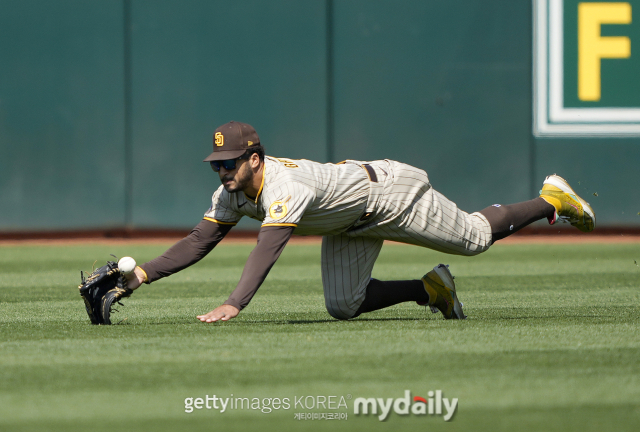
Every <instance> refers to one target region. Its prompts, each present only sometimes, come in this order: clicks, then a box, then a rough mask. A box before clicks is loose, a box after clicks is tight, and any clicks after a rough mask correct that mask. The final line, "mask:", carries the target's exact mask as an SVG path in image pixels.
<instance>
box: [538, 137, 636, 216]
mask: <svg viewBox="0 0 640 432" xmlns="http://www.w3.org/2000/svg"><path fill="white" fill-rule="evenodd" d="M536 156H537V157H536V173H537V174H536V179H537V180H538V181H539V182H538V183H539V184H538V185H536V186H537V187H538V188H540V187H542V182H543V181H544V178H545V177H546V176H548V175H549V174H554V173H557V174H558V175H560V176H562V177H563V178H564V179H566V180H567V181H569V183H570V184H571V186H572V187H573V188H574V189H575V191H576V192H577V193H578V195H580V196H581V197H582V198H584V199H585V200H587V201H588V202H589V203H590V204H591V206H592V207H593V210H594V211H595V212H596V227H597V226H598V225H627V226H632V225H635V226H638V225H640V215H638V213H640V188H639V186H640V171H639V170H638V166H639V165H640V140H638V139H621V138H600V139H543V140H538V141H537V145H536ZM594 193H595V194H597V196H595V195H594Z"/></svg>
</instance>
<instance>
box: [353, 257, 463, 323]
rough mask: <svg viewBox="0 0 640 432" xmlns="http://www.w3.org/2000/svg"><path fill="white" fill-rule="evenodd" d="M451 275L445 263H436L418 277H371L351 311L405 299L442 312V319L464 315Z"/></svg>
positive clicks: (388, 304) (392, 303) (459, 317)
mask: <svg viewBox="0 0 640 432" xmlns="http://www.w3.org/2000/svg"><path fill="white" fill-rule="evenodd" d="M453 279H454V277H453V276H452V275H451V273H450V272H449V269H448V266H445V265H444V264H439V265H437V266H436V267H434V269H433V270H431V271H430V272H428V273H427V274H426V275H424V276H423V277H422V279H420V280H404V281H380V280H377V279H371V281H370V282H369V284H368V285H367V291H366V295H365V298H364V301H363V302H362V304H361V305H360V308H359V309H358V311H357V312H356V314H355V315H354V318H355V317H357V316H358V315H360V314H362V313H366V312H372V311H375V310H378V309H383V308H386V307H389V306H393V305H395V304H398V303H402V302H406V301H415V302H417V303H418V304H420V305H424V306H427V305H428V306H430V307H431V310H432V311H433V312H438V311H440V312H442V315H443V316H444V317H445V318H446V319H464V318H466V316H465V315H464V312H463V311H462V303H460V302H459V301H458V297H457V294H456V288H455V282H454V281H453Z"/></svg>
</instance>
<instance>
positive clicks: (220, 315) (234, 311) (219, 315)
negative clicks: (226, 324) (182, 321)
mask: <svg viewBox="0 0 640 432" xmlns="http://www.w3.org/2000/svg"><path fill="white" fill-rule="evenodd" d="M239 313H240V310H239V309H238V308H237V307H235V306H231V305H222V306H218V307H217V308H215V309H214V310H212V311H211V312H209V313H208V314H205V315H198V316H197V318H198V319H199V320H200V321H202V322H208V323H210V322H216V321H229V320H230V319H231V318H235V317H237V316H238V314H239Z"/></svg>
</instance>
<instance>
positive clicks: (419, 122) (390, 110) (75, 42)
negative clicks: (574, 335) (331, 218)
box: [0, 0, 640, 231]
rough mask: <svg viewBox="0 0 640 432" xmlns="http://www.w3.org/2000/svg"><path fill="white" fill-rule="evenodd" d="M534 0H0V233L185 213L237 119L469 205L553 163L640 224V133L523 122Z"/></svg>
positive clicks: (607, 208) (618, 214)
mask: <svg viewBox="0 0 640 432" xmlns="http://www.w3.org/2000/svg"><path fill="white" fill-rule="evenodd" d="M570 3H571V5H573V6H571V5H570V6H571V7H574V6H575V5H574V4H575V3H576V1H575V0H571V1H570ZM531 6H532V5H531V3H530V2H526V1H525V2H507V1H499V0H495V1H479V0H451V1H447V2H427V1H419V0H399V1H389V0H333V1H329V0H315V1H295V0H241V1H236V2H228V1H222V0H211V1H206V0H191V1H187V2H178V1H177V0H157V1H152V0H129V1H123V0H95V1H91V2H87V1H80V0H75V1H74V0H58V1H44V0H41V1H35V0H25V1H19V2H18V1H7V0H0V10H1V11H2V13H0V196H2V201H1V203H0V230H3V231H7V230H29V229H34V230H36V229H38V230H39V229H67V228H71V229H75V228H88V227H110V226H124V225H125V224H127V223H130V224H131V225H133V226H134V227H140V228H144V227H189V226H193V225H194V224H196V223H197V222H198V221H199V220H200V218H201V217H202V214H203V212H204V211H205V210H206V208H207V207H208V205H209V200H210V197H211V194H212V193H213V191H214V190H215V189H216V188H217V187H218V186H219V184H220V183H219V180H218V178H217V175H216V174H214V173H213V172H212V171H211V170H210V169H209V167H208V166H207V165H206V164H204V163H203V162H201V161H202V159H203V158H204V156H206V155H207V154H208V153H209V152H210V151H211V147H212V143H211V139H212V137H211V135H212V133H213V130H214V128H215V127H216V126H218V125H219V124H222V123H225V122H227V121H229V120H232V119H235V120H238V121H244V122H248V123H251V124H253V125H254V126H255V127H256V129H257V130H258V132H259V134H260V136H261V138H262V141H263V143H264V144H265V146H266V148H267V153H268V154H270V155H274V156H286V157H292V158H307V159H312V160H319V161H326V160H329V159H330V160H332V161H339V160H343V159H347V158H353V159H380V158H390V159H395V160H399V161H403V162H408V163H411V164H413V165H416V166H419V167H422V168H424V169H425V170H426V171H427V172H428V173H429V176H430V178H431V180H432V183H433V185H434V187H435V188H436V189H437V190H439V191H441V192H442V193H444V194H445V195H447V196H448V197H449V198H451V199H453V200H454V201H456V202H457V203H458V204H459V205H460V207H461V208H463V209H465V210H469V211H473V210H478V209H481V208H483V207H485V206H486V205H489V204H492V203H495V202H501V203H509V202H515V201H521V200H526V199H529V198H531V197H532V196H533V195H535V193H536V192H537V190H539V188H540V185H541V183H542V181H543V179H544V176H545V175H548V174H550V173H553V172H557V173H558V174H560V175H562V176H564V177H566V178H567V179H568V180H569V181H570V182H571V184H572V185H574V186H576V189H577V190H578V192H579V193H581V194H584V195H585V196H587V197H588V199H589V200H590V201H591V202H592V204H593V205H594V208H595V209H596V212H597V215H598V224H599V225H601V226H602V225H614V224H623V225H634V226H640V216H638V212H640V208H637V207H638V203H640V192H639V191H637V190H636V185H637V184H638V183H640V182H639V180H640V178H639V177H640V176H639V175H638V168H637V167H638V165H639V164H640V139H637V138H634V139H631V138H626V139H620V138H579V139H578V138H573V139H563V138H538V139H534V138H533V136H532V99H531V97H532V51H531V49H532V7H531ZM128 7H129V9H127V8H128ZM328 11H331V13H330V15H328ZM634 11H635V9H634ZM126 12H128V13H126ZM127 17H128V18H127ZM635 18H637V17H635ZM127 19H130V21H129V22H130V27H128V28H129V29H130V31H129V35H130V39H127V41H128V42H129V44H128V45H126V47H127V48H128V49H127V50H125V44H127V41H125V33H126V32H125V28H127V27H126V24H125V22H127ZM638 23H640V20H636V19H634V20H633V23H632V24H631V25H630V26H629V28H628V29H626V28H625V31H627V33H625V34H628V36H629V37H630V39H631V46H632V59H633V58H635V57H633V55H635V54H633V53H635V48H634V47H637V44H636V42H637V41H636V40H635V39H634V38H635V37H636V36H637V35H638V34H640V33H638V29H637V28H636V27H637V25H638ZM569 27H571V26H569ZM609 27H611V26H609ZM609 27H607V26H604V27H603V30H602V31H603V34H604V35H608V34H609V33H611V32H613V33H611V34H617V33H616V31H618V29H615V31H614V30H612V29H610V28H609ZM618 27H619V26H618ZM571 29H573V27H571V28H569V30H568V32H569V33H570V34H571V32H572V31H573V30H571ZM607 32H609V33H607ZM328 34H330V36H331V37H330V38H327V35H328ZM570 42H571V41H569V42H567V44H566V46H565V48H566V50H568V51H567V60H566V61H567V62H569V63H571V61H574V62H575V52H573V51H575V47H574V45H575V44H574V45H572V44H571V43H573V42H571V43H570ZM572 50H573V51H572ZM127 53H129V54H130V56H129V57H127V61H125V57H126V56H127ZM572 59H573V60H572ZM636 60H637V59H636ZM634 61H635V60H634ZM125 63H126V64H127V65H128V66H130V69H128V70H129V71H130V72H131V73H130V75H127V74H126V73H125ZM329 66H330V67H331V71H332V74H331V75H328V74H327V69H328V67H329ZM603 67H604V66H603ZM574 69H575V68H574ZM567 70H568V71H571V70H573V69H571V68H570V67H567ZM568 73H569V75H571V74H572V73H573V72H568ZM127 77H128V78H127ZM567 79H572V78H571V76H569V78H567ZM574 87H575V86H574ZM125 88H126V89H129V90H130V93H128V98H126V100H125ZM605 88H608V87H606V86H605ZM624 96H625V97H633V96H632V94H631V93H628V94H625V95H624ZM128 102H129V103H130V105H127V103H128ZM631 102H632V101H631ZM630 104H631V105H633V104H632V103H630ZM327 113H331V117H330V118H327ZM125 124H127V125H128V127H129V129H127V130H128V131H130V132H131V135H130V136H129V135H128V136H129V140H128V141H127V142H125ZM126 154H132V155H133V158H132V160H131V161H130V162H131V165H127V164H125V157H126ZM127 167H129V168H130V171H127V172H125V170H126V169H127ZM128 185H130V186H131V187H129V186H128ZM593 193H597V194H598V196H597V197H596V196H594V195H593ZM129 198H131V200H129ZM127 205H129V206H128V207H126V206H127ZM243 226H244V227H247V226H251V225H250V224H249V225H243ZM253 226H255V225H253Z"/></svg>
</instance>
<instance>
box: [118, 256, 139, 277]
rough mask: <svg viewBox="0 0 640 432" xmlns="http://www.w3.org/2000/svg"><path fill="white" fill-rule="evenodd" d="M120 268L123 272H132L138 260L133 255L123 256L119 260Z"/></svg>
mask: <svg viewBox="0 0 640 432" xmlns="http://www.w3.org/2000/svg"><path fill="white" fill-rule="evenodd" d="M118 268H119V269H120V272H121V273H122V274H128V273H131V272H132V271H133V269H134V268H136V260H134V259H133V258H131V257H122V258H120V261H118Z"/></svg>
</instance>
